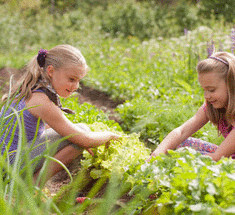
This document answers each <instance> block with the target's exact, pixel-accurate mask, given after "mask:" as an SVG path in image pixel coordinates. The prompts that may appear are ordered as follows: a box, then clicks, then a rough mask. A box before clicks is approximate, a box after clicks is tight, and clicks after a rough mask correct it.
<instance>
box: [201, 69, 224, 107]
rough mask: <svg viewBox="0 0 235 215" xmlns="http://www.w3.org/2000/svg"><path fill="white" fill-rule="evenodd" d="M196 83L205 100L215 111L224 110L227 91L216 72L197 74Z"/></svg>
mask: <svg viewBox="0 0 235 215" xmlns="http://www.w3.org/2000/svg"><path fill="white" fill-rule="evenodd" d="M198 81H199V83H200V85H201V87H202V88H203V90H204V97H205V100H206V101H207V102H209V103H211V104H212V106H213V107H214V108H215V109H218V108H226V107H227V105H228V91H227V86H226V83H225V80H224V79H223V78H221V76H220V75H219V74H218V73H217V72H207V73H201V74H200V73H199V75H198Z"/></svg>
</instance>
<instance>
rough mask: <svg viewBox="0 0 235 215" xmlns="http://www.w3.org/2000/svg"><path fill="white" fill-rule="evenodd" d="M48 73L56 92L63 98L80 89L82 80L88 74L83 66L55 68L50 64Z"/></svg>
mask: <svg viewBox="0 0 235 215" xmlns="http://www.w3.org/2000/svg"><path fill="white" fill-rule="evenodd" d="M47 73H48V76H49V77H50V79H51V85H52V87H53V88H54V89H55V91H56V93H57V94H58V95H59V96H61V97H63V98H67V97H69V96H70V95H72V93H73V92H74V91H76V90H77V89H78V87H79V82H80V80H81V79H82V78H83V77H84V76H85V75H86V70H85V69H84V68H81V67H80V68H79V67H68V68H60V69H56V70H55V69H54V67H53V66H48V68H47Z"/></svg>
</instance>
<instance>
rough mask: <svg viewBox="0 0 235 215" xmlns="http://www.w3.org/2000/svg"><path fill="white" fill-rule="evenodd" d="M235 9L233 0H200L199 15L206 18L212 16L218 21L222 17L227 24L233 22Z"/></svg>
mask: <svg viewBox="0 0 235 215" xmlns="http://www.w3.org/2000/svg"><path fill="white" fill-rule="evenodd" d="M234 7H235V2H234V1H233V0H226V1H219V0H200V1H199V11H198V13H199V15H200V16H204V17H206V18H210V17H211V15H212V14H213V15H214V16H215V17H216V18H217V19H218V18H220V17H221V16H222V17H224V18H225V20H226V21H227V22H233V21H234V17H233V13H234Z"/></svg>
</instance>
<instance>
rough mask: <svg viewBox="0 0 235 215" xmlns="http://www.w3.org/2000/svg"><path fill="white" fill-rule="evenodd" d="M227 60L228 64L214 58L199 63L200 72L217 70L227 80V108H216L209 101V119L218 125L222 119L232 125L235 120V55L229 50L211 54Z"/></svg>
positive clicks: (198, 69)
mask: <svg viewBox="0 0 235 215" xmlns="http://www.w3.org/2000/svg"><path fill="white" fill-rule="evenodd" d="M211 56H212V57H215V58H219V59H221V60H222V61H225V63H227V64H228V65H226V64H225V63H224V62H221V61H220V60H216V59H214V58H207V59H205V60H202V61H200V62H199V63H198V65H197V71H198V73H199V74H200V73H206V72H217V73H218V74H220V76H221V78H223V79H224V80H225V83H226V85H227V92H228V104H227V107H226V108H222V109H215V108H214V107H213V105H212V104H210V103H208V102H207V113H208V117H209V120H210V121H211V122H212V123H213V124H215V125H216V126H218V123H219V121H220V120H224V119H226V121H227V123H228V126H229V127H232V125H231V124H232V123H233V122H234V121H235V56H234V55H233V54H230V53H228V52H216V53H214V54H212V55H211Z"/></svg>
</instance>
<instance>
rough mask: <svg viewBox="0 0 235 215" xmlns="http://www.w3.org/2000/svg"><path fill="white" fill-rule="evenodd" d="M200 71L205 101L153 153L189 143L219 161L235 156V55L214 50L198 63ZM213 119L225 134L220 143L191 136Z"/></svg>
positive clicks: (153, 154) (159, 152) (199, 77)
mask: <svg viewBox="0 0 235 215" xmlns="http://www.w3.org/2000/svg"><path fill="white" fill-rule="evenodd" d="M197 71H198V80H199V83H200V85H201V87H202V89H203V90H204V98H205V103H204V104H203V105H202V106H201V107H200V108H199V110H198V111H197V113H196V114H195V115H194V116H193V117H192V118H191V119H189V120H188V121H186V122H185V123H184V124H182V125H181V126H180V127H178V128H176V129H174V130H173V131H171V132H170V133H169V134H168V135H167V136H166V137H165V138H164V140H163V141H162V142H161V143H160V145H159V146H158V147H157V149H156V150H155V151H154V152H153V153H152V154H151V157H155V156H157V155H159V154H161V153H167V150H169V149H176V148H179V147H185V146H188V147H192V148H194V149H195V150H198V151H200V152H201V153H202V154H206V155H208V156H210V157H211V158H212V159H213V160H215V161H218V160H219V159H221V158H222V157H230V156H231V157H232V158H233V159H235V128H234V127H235V57H234V55H232V54H230V53H227V52H217V53H214V54H213V55H212V56H210V57H209V58H207V59H205V60H202V61H200V62H199V63H198V65H197ZM209 121H210V122H212V123H213V124H214V125H215V126H216V127H217V128H218V131H219V134H222V135H223V136H224V138H225V139H224V141H223V142H222V143H221V144H220V145H219V146H217V145H215V144H212V143H208V142H206V141H203V140H200V139H196V138H192V137H190V136H191V135H192V134H194V133H195V132H196V131H198V130H199V129H200V128H202V127H203V126H204V125H205V124H206V123H208V122H209Z"/></svg>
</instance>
